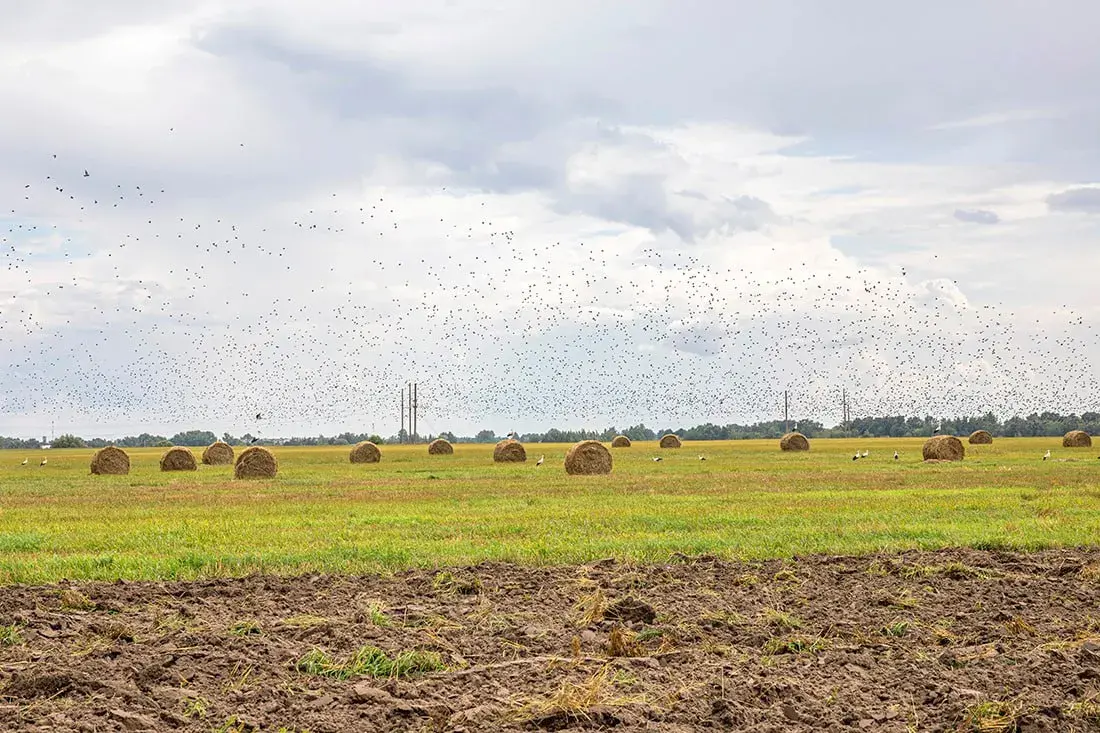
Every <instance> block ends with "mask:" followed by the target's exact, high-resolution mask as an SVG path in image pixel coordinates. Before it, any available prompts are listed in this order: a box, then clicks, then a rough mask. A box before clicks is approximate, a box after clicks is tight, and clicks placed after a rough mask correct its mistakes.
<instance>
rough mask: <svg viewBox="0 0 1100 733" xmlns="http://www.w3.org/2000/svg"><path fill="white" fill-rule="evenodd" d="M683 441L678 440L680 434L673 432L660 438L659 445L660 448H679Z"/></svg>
mask: <svg viewBox="0 0 1100 733" xmlns="http://www.w3.org/2000/svg"><path fill="white" fill-rule="evenodd" d="M681 445H683V443H681V442H680V436H678V435H675V434H674V433H669V434H668V435H665V436H663V437H662V438H661V443H660V446H661V447H662V448H679V447H680V446H681Z"/></svg>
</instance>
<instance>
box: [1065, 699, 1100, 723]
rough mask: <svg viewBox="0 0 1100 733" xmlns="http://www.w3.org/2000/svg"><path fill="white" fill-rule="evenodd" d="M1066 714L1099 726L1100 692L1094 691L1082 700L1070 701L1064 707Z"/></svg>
mask: <svg viewBox="0 0 1100 733" xmlns="http://www.w3.org/2000/svg"><path fill="white" fill-rule="evenodd" d="M1066 715H1067V716H1068V717H1070V718H1074V719H1076V720H1081V721H1084V722H1086V723H1090V724H1092V725H1093V726H1094V727H1096V728H1100V693H1094V694H1092V695H1089V696H1088V697H1086V698H1085V699H1084V700H1081V701H1079V702H1075V703H1071V704H1070V705H1069V707H1067V708H1066Z"/></svg>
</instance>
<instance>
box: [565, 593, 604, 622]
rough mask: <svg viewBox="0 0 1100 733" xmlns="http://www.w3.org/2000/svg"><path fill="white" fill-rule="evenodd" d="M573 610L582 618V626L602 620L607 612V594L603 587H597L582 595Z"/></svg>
mask: <svg viewBox="0 0 1100 733" xmlns="http://www.w3.org/2000/svg"><path fill="white" fill-rule="evenodd" d="M573 610H574V611H575V612H576V613H577V615H578V616H579V618H580V625H581V626H589V625H591V624H594V623H596V622H597V621H602V620H603V617H604V614H605V613H607V596H605V595H604V593H603V589H602V588H596V590H595V591H593V592H592V593H591V594H590V595H587V596H583V597H581V599H580V600H578V601H577V602H576V604H574V606H573Z"/></svg>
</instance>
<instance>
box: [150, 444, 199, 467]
mask: <svg viewBox="0 0 1100 733" xmlns="http://www.w3.org/2000/svg"><path fill="white" fill-rule="evenodd" d="M198 468H199V463H198V461H196V460H195V454H194V453H192V452H191V449H190V448H183V447H181V446H177V447H175V448H169V449H168V450H166V451H164V455H163V456H161V457H160V470H161V471H196V470H198Z"/></svg>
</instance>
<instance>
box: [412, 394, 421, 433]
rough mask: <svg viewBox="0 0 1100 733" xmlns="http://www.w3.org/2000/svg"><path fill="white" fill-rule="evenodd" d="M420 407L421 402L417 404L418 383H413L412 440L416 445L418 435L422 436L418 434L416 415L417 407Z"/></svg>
mask: <svg viewBox="0 0 1100 733" xmlns="http://www.w3.org/2000/svg"><path fill="white" fill-rule="evenodd" d="M419 405H420V403H419V402H417V400H416V382H413V397H412V439H413V442H414V443H415V442H416V440H417V436H418V435H420V434H419V433H418V432H416V417H417V415H416V408H417V407H418V406H419Z"/></svg>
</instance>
